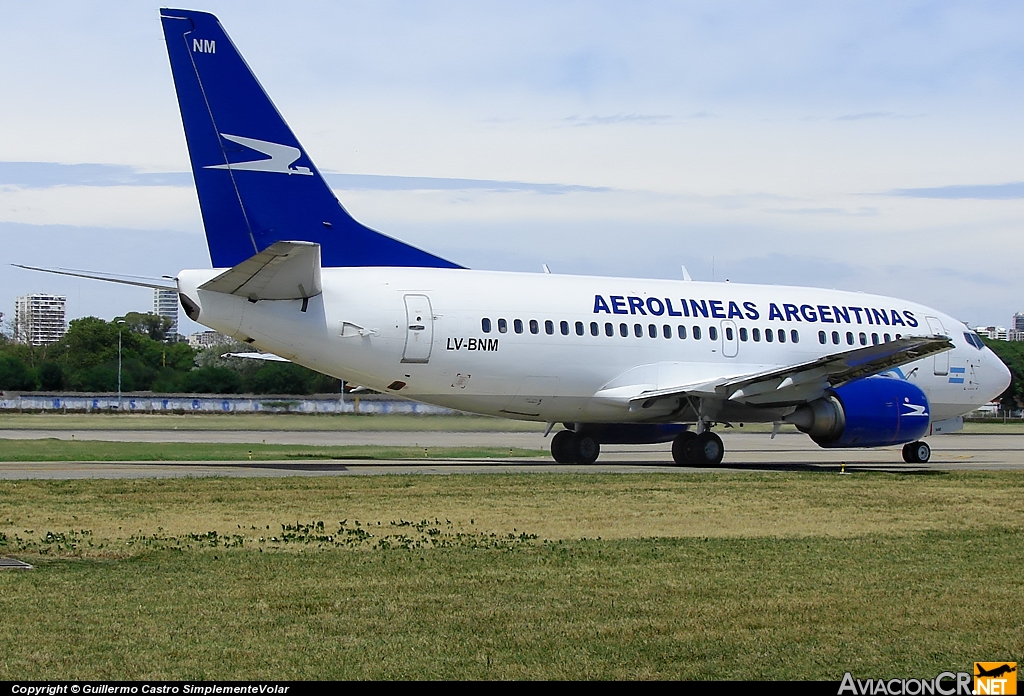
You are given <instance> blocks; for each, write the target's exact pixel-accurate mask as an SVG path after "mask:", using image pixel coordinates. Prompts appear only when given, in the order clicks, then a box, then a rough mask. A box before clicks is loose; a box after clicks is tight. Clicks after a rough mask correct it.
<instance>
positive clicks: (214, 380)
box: [180, 366, 242, 394]
mask: <svg viewBox="0 0 1024 696" xmlns="http://www.w3.org/2000/svg"><path fill="white" fill-rule="evenodd" d="M180 384H181V390H182V391H184V392H189V393H192V394H237V393H238V391H239V389H240V388H241V386H242V378H241V377H240V376H239V375H238V373H237V372H235V371H234V370H231V369H229V368H227V367H213V366H211V367H197V368H196V369H194V370H192V371H191V372H188V373H186V374H185V375H184V376H183V377H182V379H181V382H180Z"/></svg>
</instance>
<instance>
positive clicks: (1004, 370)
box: [985, 349, 1010, 399]
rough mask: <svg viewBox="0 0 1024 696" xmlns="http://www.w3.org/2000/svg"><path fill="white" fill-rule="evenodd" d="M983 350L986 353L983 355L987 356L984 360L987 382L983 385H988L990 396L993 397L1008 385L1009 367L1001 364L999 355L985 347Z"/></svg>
mask: <svg viewBox="0 0 1024 696" xmlns="http://www.w3.org/2000/svg"><path fill="white" fill-rule="evenodd" d="M985 352H986V353H987V355H986V356H985V357H986V358H987V360H985V367H986V370H985V372H986V376H987V377H988V379H987V380H986V382H987V384H986V385H985V386H986V387H990V391H991V393H992V396H991V397H990V398H992V399H994V398H996V397H997V396H999V395H1000V394H1002V393H1003V392H1004V391H1006V388H1007V387H1008V386H1010V369H1009V368H1008V367H1006V365H1004V364H1003V361H1002V360H1000V359H999V357H998V356H997V355H996V354H995V353H993V352H992V351H991V350H989V349H986V350H985Z"/></svg>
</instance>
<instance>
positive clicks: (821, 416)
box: [785, 377, 931, 447]
mask: <svg viewBox="0 0 1024 696" xmlns="http://www.w3.org/2000/svg"><path fill="white" fill-rule="evenodd" d="M785 421H786V422H787V423H792V424H794V425H796V427H797V428H799V429H800V430H801V431H803V432H805V433H807V434H808V435H810V436H811V439H812V440H814V442H815V443H817V444H818V445H819V446H821V447H882V446H885V445H900V444H903V443H905V442H913V441H915V440H918V439H920V438H921V437H922V436H923V435H924V434H925V433H926V432H928V425H929V423H930V421H931V417H930V415H929V409H928V398H927V397H926V396H925V395H924V392H923V391H921V390H920V389H919V388H918V387H917V386H916V385H914V384H911V383H910V382H906V381H904V380H901V379H893V378H892V377H868V378H866V379H859V380H857V381H856V382H850V383H849V384H844V385H843V386H841V387H839V388H838V389H835V390H832V391H831V392H829V393H828V394H827V395H826V396H824V397H822V398H820V399H816V400H815V401H812V402H810V403H809V404H805V405H803V406H801V407H800V408H798V409H797V410H796V411H794V412H793V413H791V414H790V415H788V416H786V418H785Z"/></svg>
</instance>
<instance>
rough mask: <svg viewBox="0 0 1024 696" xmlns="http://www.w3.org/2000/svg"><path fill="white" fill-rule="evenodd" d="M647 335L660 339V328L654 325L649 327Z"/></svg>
mask: <svg viewBox="0 0 1024 696" xmlns="http://www.w3.org/2000/svg"><path fill="white" fill-rule="evenodd" d="M647 335H648V336H650V337H651V338H657V337H658V327H657V326H655V325H654V324H650V325H648V327H647Z"/></svg>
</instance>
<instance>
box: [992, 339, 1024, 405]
mask: <svg viewBox="0 0 1024 696" xmlns="http://www.w3.org/2000/svg"><path fill="white" fill-rule="evenodd" d="M982 340H984V341H985V345H986V346H988V347H989V348H991V349H992V352H993V353H995V354H996V355H997V356H999V359H1000V360H1002V361H1003V363H1005V364H1006V366H1007V367H1008V368H1009V369H1010V385H1009V386H1008V387H1007V388H1006V389H1005V390H1004V391H1003V393H1002V394H1000V395H999V405H1000V408H1002V409H1003V410H1005V411H1016V410H1018V409H1021V408H1024V342H1021V341H997V340H994V339H988V338H985V339H982Z"/></svg>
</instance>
